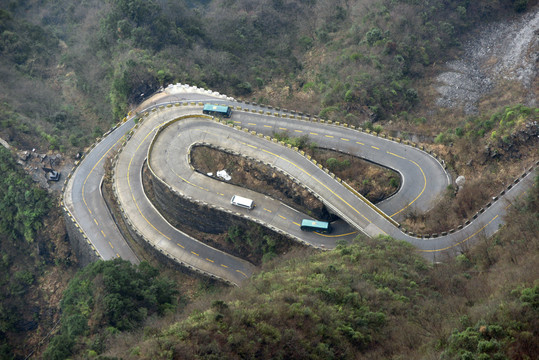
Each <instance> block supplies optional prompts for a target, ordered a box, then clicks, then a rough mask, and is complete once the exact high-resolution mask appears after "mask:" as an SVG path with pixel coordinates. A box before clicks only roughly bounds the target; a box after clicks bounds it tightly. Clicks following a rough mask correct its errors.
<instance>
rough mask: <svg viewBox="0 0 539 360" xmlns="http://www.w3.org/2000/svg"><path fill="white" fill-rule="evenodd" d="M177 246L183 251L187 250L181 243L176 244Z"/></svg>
mask: <svg viewBox="0 0 539 360" xmlns="http://www.w3.org/2000/svg"><path fill="white" fill-rule="evenodd" d="M176 245H178V246H179V247H181V248H182V249H185V246H183V245H182V244H180V243H176Z"/></svg>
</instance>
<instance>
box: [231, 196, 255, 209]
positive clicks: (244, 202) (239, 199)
mask: <svg viewBox="0 0 539 360" xmlns="http://www.w3.org/2000/svg"><path fill="white" fill-rule="evenodd" d="M230 203H231V204H232V205H236V206H239V207H242V208H246V209H249V210H251V209H252V208H254V207H255V202H254V201H253V200H251V199H247V198H244V197H243V196H239V195H234V196H232V199H230Z"/></svg>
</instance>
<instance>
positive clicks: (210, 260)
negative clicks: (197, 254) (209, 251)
mask: <svg viewBox="0 0 539 360" xmlns="http://www.w3.org/2000/svg"><path fill="white" fill-rule="evenodd" d="M206 260H208V261H209V262H215V261H213V260H212V259H208V258H206Z"/></svg>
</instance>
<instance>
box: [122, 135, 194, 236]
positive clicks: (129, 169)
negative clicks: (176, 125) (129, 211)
mask: <svg viewBox="0 0 539 360" xmlns="http://www.w3.org/2000/svg"><path fill="white" fill-rule="evenodd" d="M163 125H164V124H161V125H159V126H156V127H154V128H153V129H152V131H150V132H148V134H146V136H145V137H144V139H142V141H141V142H140V143H139V144H138V146H137V148H136V149H135V151H134V152H133V156H131V160H130V161H129V165H127V187H128V188H129V190H130V191H131V198H132V199H133V202H134V203H135V206H136V207H137V210H138V212H139V214H140V216H142V218H143V219H144V220H146V222H147V223H148V224H149V225H150V226H151V227H152V228H153V229H154V230H155V231H157V232H158V233H159V234H161V235H162V236H163V237H164V238H165V239H167V240H171V239H170V237H169V236H167V235H165V234H163V233H162V232H161V231H160V230H159V229H158V228H156V227H155V226H154V225H153V224H152V223H151V222H150V221H149V220H148V219H147V218H146V216H144V214H143V213H142V211H141V210H140V207H139V206H138V203H137V200H136V199H135V194H133V190H132V188H131V180H130V174H131V164H132V163H133V159H134V158H135V154H136V153H137V152H138V150H139V149H140V147H141V146H142V144H143V143H144V142H145V141H146V139H147V138H148V136H150V134H152V133H153V132H154V131H155V130H156V129H158V128H161V127H162V126H163ZM193 185H194V184H193Z"/></svg>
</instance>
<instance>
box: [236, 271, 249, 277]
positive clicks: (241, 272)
mask: <svg viewBox="0 0 539 360" xmlns="http://www.w3.org/2000/svg"><path fill="white" fill-rule="evenodd" d="M236 272H239V273H240V274H242V275H243V276H245V277H248V276H247V275H245V273H244V272H243V271H240V270H236Z"/></svg>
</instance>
